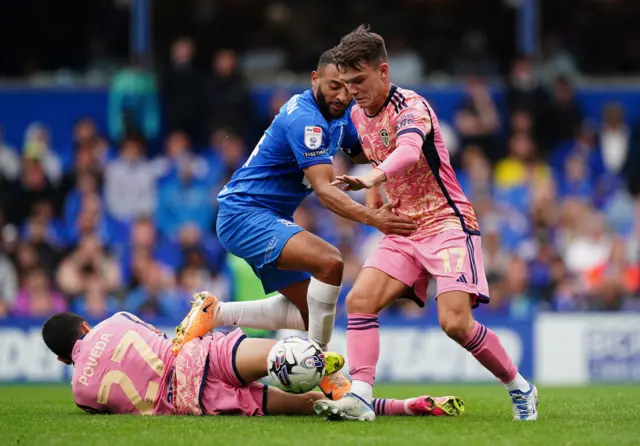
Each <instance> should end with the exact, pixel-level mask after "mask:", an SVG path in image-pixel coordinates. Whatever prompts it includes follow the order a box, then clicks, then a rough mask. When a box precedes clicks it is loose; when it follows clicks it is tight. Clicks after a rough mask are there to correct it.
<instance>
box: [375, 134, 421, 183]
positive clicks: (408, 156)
mask: <svg viewBox="0 0 640 446" xmlns="http://www.w3.org/2000/svg"><path fill="white" fill-rule="evenodd" d="M422 142H423V141H422V138H421V137H420V134H418V133H415V132H408V133H403V134H402V135H400V136H398V139H397V141H396V150H394V151H393V153H392V154H391V155H389V156H388V157H387V159H386V160H384V162H383V163H382V164H380V165H379V166H378V167H377V168H378V169H380V170H382V171H383V172H384V173H385V174H386V175H387V178H390V177H393V176H396V175H398V174H400V173H402V172H405V171H406V170H407V169H409V168H410V167H411V166H413V165H414V164H416V163H417V162H418V160H419V159H420V153H421V152H422Z"/></svg>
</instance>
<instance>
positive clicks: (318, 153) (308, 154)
mask: <svg viewBox="0 0 640 446" xmlns="http://www.w3.org/2000/svg"><path fill="white" fill-rule="evenodd" d="M326 154H327V151H326V150H316V151H313V152H305V153H304V156H305V158H315V157H316V156H322V155H326Z"/></svg>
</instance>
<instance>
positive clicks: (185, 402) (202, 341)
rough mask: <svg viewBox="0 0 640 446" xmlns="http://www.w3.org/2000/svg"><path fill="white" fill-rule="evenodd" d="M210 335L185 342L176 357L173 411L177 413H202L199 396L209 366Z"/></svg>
mask: <svg viewBox="0 0 640 446" xmlns="http://www.w3.org/2000/svg"><path fill="white" fill-rule="evenodd" d="M212 339H213V338H212V336H204V337H202V338H196V339H194V340H193V341H191V342H189V343H188V344H186V345H185V346H184V347H183V348H182V350H180V354H179V355H178V357H177V358H176V363H175V364H176V367H175V380H174V383H175V403H174V405H175V409H174V410H175V413H176V414H178V415H202V414H203V413H204V411H203V407H202V405H201V403H200V396H201V393H202V388H203V385H204V384H203V380H204V379H205V377H206V375H207V369H208V368H209V363H208V361H209V349H210V347H211V341H212Z"/></svg>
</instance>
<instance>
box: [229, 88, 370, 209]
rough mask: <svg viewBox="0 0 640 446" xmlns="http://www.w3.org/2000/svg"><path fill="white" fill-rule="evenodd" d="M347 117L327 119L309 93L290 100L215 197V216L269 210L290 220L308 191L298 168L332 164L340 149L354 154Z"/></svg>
mask: <svg viewBox="0 0 640 446" xmlns="http://www.w3.org/2000/svg"><path fill="white" fill-rule="evenodd" d="M350 115H351V113H350V107H349V109H347V111H346V113H345V114H344V115H343V116H342V117H340V118H337V119H333V120H330V121H327V120H326V119H325V118H324V117H323V116H322V113H320V109H319V108H318V105H317V103H316V101H315V99H314V97H313V92H312V91H311V90H307V91H305V92H304V93H302V94H299V95H295V96H293V97H292V98H291V99H289V101H288V102H287V103H286V104H284V105H283V106H282V108H280V112H279V113H278V115H277V116H276V117H275V118H274V120H273V122H272V123H271V125H270V126H269V128H268V129H267V130H266V131H265V132H264V135H263V136H262V138H260V141H258V144H257V145H256V147H255V149H254V150H253V152H252V153H251V155H250V156H249V158H248V159H247V161H246V163H245V164H244V165H243V166H242V167H241V168H240V169H238V170H237V171H236V172H235V173H234V174H233V177H232V178H231V181H229V183H228V184H227V185H226V186H225V187H224V188H223V189H222V191H221V192H220V194H219V195H218V203H219V205H220V213H221V214H226V213H238V212H245V211H250V210H259V209H268V210H270V211H272V212H274V213H275V214H277V215H281V216H283V217H287V218H290V217H291V216H292V215H293V213H294V212H295V210H296V208H297V207H298V206H300V203H302V201H303V200H304V199H305V198H306V197H307V196H308V195H309V194H310V193H311V192H312V188H311V184H310V183H309V181H308V180H307V178H306V177H305V175H304V172H303V169H306V168H307V167H311V166H314V165H316V164H331V163H332V159H333V157H334V155H335V154H336V152H337V151H338V149H340V148H341V147H345V148H349V149H354V150H355V151H358V147H359V143H358V135H357V133H356V129H355V127H354V126H353V123H352V122H351V117H350Z"/></svg>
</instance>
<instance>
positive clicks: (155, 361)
mask: <svg viewBox="0 0 640 446" xmlns="http://www.w3.org/2000/svg"><path fill="white" fill-rule="evenodd" d="M130 347H133V349H134V350H135V351H136V352H137V353H138V354H139V355H140V357H141V358H142V359H144V361H145V362H146V363H147V365H148V366H149V367H151V369H152V370H153V371H154V372H155V373H156V374H157V375H158V376H159V377H162V376H163V375H164V369H165V364H164V362H163V361H162V359H160V357H158V355H156V354H155V353H154V352H153V350H152V349H151V347H149V344H147V343H146V342H145V340H144V339H142V336H140V334H139V333H138V332H136V331H134V330H129V331H128V332H127V333H126V334H125V335H124V337H123V338H122V340H121V341H120V343H119V344H118V346H117V347H116V349H115V350H114V352H113V355H111V360H112V361H113V362H115V363H116V364H120V363H121V362H122V360H123V359H124V357H125V355H126V354H127V352H128V351H129V350H130ZM113 385H117V386H120V388H121V389H122V391H123V392H124V394H125V395H126V396H127V398H129V401H131V404H133V406H134V407H135V408H136V409H137V410H138V411H139V412H140V413H141V414H142V415H151V414H152V413H153V406H154V404H155V402H156V397H157V396H158V389H159V386H158V383H155V382H153V381H151V382H149V384H148V385H147V390H146V392H145V395H144V399H143V397H142V396H141V395H140V394H139V393H138V391H137V390H136V388H135V386H134V385H133V381H131V378H129V377H128V376H127V375H126V374H125V373H123V372H121V371H119V370H111V371H110V372H108V373H107V374H106V375H105V376H104V378H102V382H101V383H100V389H99V390H98V403H99V404H105V405H106V404H107V401H109V392H110V391H111V386H113Z"/></svg>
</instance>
